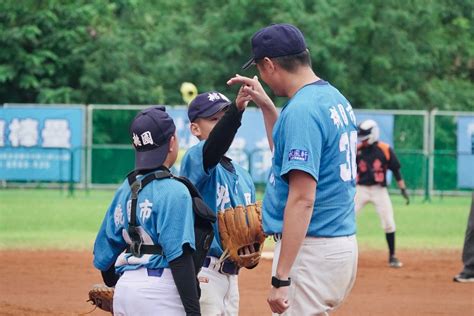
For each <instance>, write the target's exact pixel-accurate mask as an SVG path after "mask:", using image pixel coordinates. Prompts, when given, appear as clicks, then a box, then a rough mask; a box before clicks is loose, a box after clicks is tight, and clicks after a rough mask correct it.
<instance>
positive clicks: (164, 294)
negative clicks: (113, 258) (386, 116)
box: [114, 268, 186, 316]
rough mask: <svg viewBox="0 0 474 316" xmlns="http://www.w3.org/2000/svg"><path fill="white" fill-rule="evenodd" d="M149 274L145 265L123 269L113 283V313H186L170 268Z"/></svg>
mask: <svg viewBox="0 0 474 316" xmlns="http://www.w3.org/2000/svg"><path fill="white" fill-rule="evenodd" d="M148 274H149V273H148V270H147V269H146V268H141V269H138V270H131V271H125V272H124V273H123V275H122V276H121V277H120V279H119V280H118V282H117V285H116V286H115V293H114V315H120V316H122V315H161V316H162V315H167V316H168V315H169V316H185V315H186V312H185V311H184V307H183V304H182V302H181V298H180V296H179V293H178V289H177V288H176V284H175V283H174V280H173V276H172V274H171V270H170V269H164V270H163V274H162V275H161V276H156V275H151V276H150V275H148Z"/></svg>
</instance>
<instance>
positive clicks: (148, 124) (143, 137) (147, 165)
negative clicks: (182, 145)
mask: <svg viewBox="0 0 474 316" xmlns="http://www.w3.org/2000/svg"><path fill="white" fill-rule="evenodd" d="M175 131H176V126H175V125H174V122H173V119H172V118H171V117H170V116H169V115H168V113H166V109H165V107H163V106H155V107H150V108H147V109H144V110H142V111H140V112H139V113H138V114H137V116H135V118H134V119H133V122H132V124H131V125H130V136H131V137H132V143H133V147H134V148H135V169H136V170H143V169H153V168H158V167H160V166H161V165H163V162H164V161H165V160H166V157H167V156H168V149H169V142H170V139H171V136H173V135H174V132H175Z"/></svg>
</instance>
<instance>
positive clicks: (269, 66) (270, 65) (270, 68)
mask: <svg viewBox="0 0 474 316" xmlns="http://www.w3.org/2000/svg"><path fill="white" fill-rule="evenodd" d="M262 64H263V67H265V70H266V71H267V72H270V73H272V72H274V71H275V66H276V64H275V63H274V62H273V60H271V59H270V58H268V57H264V58H263V62H262Z"/></svg>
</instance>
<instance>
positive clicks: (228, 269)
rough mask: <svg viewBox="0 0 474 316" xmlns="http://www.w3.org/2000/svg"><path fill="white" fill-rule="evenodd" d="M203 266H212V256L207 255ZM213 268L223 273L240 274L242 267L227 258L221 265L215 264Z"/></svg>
mask: <svg viewBox="0 0 474 316" xmlns="http://www.w3.org/2000/svg"><path fill="white" fill-rule="evenodd" d="M202 266H203V267H205V268H209V266H211V257H206V259H204V264H203V265H202ZM211 268H212V267H211ZM213 268H214V270H217V271H218V272H220V273H222V274H230V275H237V274H239V269H240V268H239V267H238V266H237V265H236V264H235V263H233V262H231V261H227V260H226V261H224V262H222V263H221V264H220V266H219V267H217V266H215V265H214V267H213Z"/></svg>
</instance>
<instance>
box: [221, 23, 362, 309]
mask: <svg viewBox="0 0 474 316" xmlns="http://www.w3.org/2000/svg"><path fill="white" fill-rule="evenodd" d="M252 51H253V56H252V58H251V59H250V60H249V61H248V62H247V63H246V64H245V65H244V68H247V67H249V66H250V65H253V64H254V65H256V67H257V70H258V72H259V74H260V77H261V78H262V80H263V81H264V82H265V83H266V84H267V85H268V86H269V87H270V88H271V89H272V90H273V92H274V93H275V94H276V95H277V96H284V97H288V98H289V101H288V102H287V103H286V105H285V106H284V107H283V109H282V110H281V113H280V114H279V115H278V112H277V111H276V108H275V106H274V104H273V102H272V101H271V99H270V98H269V97H268V96H267V95H266V93H265V91H264V90H263V88H262V86H261V84H260V83H259V81H258V78H256V77H254V78H253V79H251V78H247V77H241V76H236V77H234V78H231V79H230V80H229V81H228V84H242V85H244V88H243V92H244V93H247V94H248V95H249V96H251V97H252V100H253V101H254V102H255V103H256V104H257V105H258V106H259V107H260V108H261V109H262V112H263V115H264V120H265V127H266V130H267V137H268V139H269V144H270V147H271V149H272V151H273V154H274V155H273V160H272V171H271V174H270V177H269V180H268V183H267V188H266V192H265V197H264V201H263V215H262V216H263V226H264V230H265V232H266V233H267V234H270V235H273V236H274V238H275V239H276V241H277V243H276V245H275V256H274V259H273V269H272V275H273V278H272V285H273V287H272V289H271V291H270V294H269V296H268V303H269V305H270V308H271V309H272V311H273V312H274V313H278V314H281V313H285V315H326V314H327V313H328V312H330V311H331V310H334V309H335V308H337V307H338V306H339V305H340V304H341V303H342V301H343V300H344V298H346V297H347V295H348V293H349V292H350V290H351V288H352V286H353V284H354V281H355V275H356V270H357V255H358V250H357V241H356V238H355V213H354V195H355V185H356V183H355V180H356V175H357V170H356V145H357V127H356V120H355V115H354V112H353V110H352V107H351V105H350V103H349V102H348V101H347V99H346V98H345V97H344V96H343V95H342V94H341V93H340V92H339V91H338V90H337V89H336V88H334V87H333V86H332V85H331V84H329V83H328V82H326V81H324V80H322V79H320V78H318V76H317V75H316V74H315V73H314V72H313V70H312V68H311V62H310V56H309V51H308V50H307V47H306V43H305V40H304V37H303V34H302V33H301V31H300V30H299V29H297V28H296V27H295V26H293V25H289V24H274V25H271V26H268V27H265V28H263V29H261V30H259V31H258V32H257V33H255V34H254V36H253V37H252Z"/></svg>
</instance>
